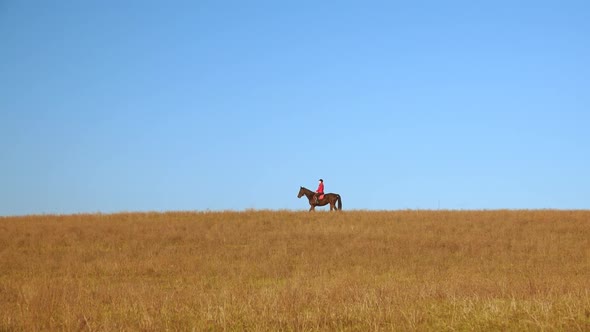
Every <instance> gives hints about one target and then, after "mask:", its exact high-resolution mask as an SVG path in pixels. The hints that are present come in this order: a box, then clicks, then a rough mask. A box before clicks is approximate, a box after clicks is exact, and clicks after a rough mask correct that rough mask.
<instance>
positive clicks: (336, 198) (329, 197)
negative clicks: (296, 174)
mask: <svg viewBox="0 0 590 332" xmlns="http://www.w3.org/2000/svg"><path fill="white" fill-rule="evenodd" d="M303 195H305V196H307V199H308V200H309V205H311V207H310V208H309V211H310V212H311V211H315V207H316V206H324V205H326V204H330V211H332V210H336V211H338V210H342V198H341V197H340V195H338V194H334V193H329V194H324V198H322V199H319V197H318V202H317V203H316V202H315V199H314V198H313V196H314V195H315V192H313V191H311V190H309V189H307V188H305V187H301V188H300V189H299V194H298V195H297V198H301V197H302V196H303ZM336 202H338V207H336Z"/></svg>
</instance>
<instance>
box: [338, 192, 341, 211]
mask: <svg viewBox="0 0 590 332" xmlns="http://www.w3.org/2000/svg"><path fill="white" fill-rule="evenodd" d="M338 210H342V197H340V195H338Z"/></svg>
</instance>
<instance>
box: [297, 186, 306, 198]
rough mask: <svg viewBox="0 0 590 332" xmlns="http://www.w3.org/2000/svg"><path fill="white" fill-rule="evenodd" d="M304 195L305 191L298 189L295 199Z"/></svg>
mask: <svg viewBox="0 0 590 332" xmlns="http://www.w3.org/2000/svg"><path fill="white" fill-rule="evenodd" d="M303 195H305V191H304V190H303V187H300V188H299V194H297V198H301V196H303Z"/></svg>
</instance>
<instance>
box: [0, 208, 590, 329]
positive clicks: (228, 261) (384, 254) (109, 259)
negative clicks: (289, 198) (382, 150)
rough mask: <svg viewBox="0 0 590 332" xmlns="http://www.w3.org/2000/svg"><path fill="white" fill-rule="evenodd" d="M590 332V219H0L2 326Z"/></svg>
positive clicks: (541, 214) (510, 215) (187, 215)
mask: <svg viewBox="0 0 590 332" xmlns="http://www.w3.org/2000/svg"><path fill="white" fill-rule="evenodd" d="M13 330H14V331H18V330H27V331H29V330H35V331H37V330H51V331H61V330H65V331H72V330H79V331H113V330H122V331H136V330H144V331H165V330H170V331H172V330H298V331H299V330H358V331H374V330H395V331H406V330H407V331H412V330H420V331H422V330H437V331H456V330H469V331H474V330H475V331H478V330H486V331H488V330H518V331H522V330H544V331H552V330H555V331H560V330H563V331H589V330H590V211H384V212H376V211H345V212H341V213H327V212H319V213H307V212H293V211H245V212H177V213H123V214H108V215H106V214H91V215H71V216H52V215H46V216H27V217H5V218H0V331H13Z"/></svg>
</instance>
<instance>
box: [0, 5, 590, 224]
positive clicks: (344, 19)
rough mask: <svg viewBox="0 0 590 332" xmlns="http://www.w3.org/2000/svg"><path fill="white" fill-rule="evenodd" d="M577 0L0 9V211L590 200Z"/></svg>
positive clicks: (568, 205)
mask: <svg viewBox="0 0 590 332" xmlns="http://www.w3.org/2000/svg"><path fill="white" fill-rule="evenodd" d="M589 36H590V2H589V1H567V0H560V1H557V0H555V1H542V0H536V1H513V0H509V1H504V0H496V1H452V0H451V1H434V0H433V1H379V2H373V1H355V2H352V1H333V2H331V1H73V0H72V1H17V0H14V1H13V0H3V1H1V0H0V215H20V214H37V213H82V212H105V213H108V212H117V211H165V210H207V209H210V210H243V209H293V210H300V209H307V208H308V207H309V206H308V204H307V202H306V201H304V199H297V197H296V195H297V192H298V190H299V186H306V187H308V188H310V189H313V190H315V188H316V187H317V180H318V179H319V178H323V179H324V180H325V185H326V191H327V192H336V193H339V194H340V195H341V196H342V200H343V205H344V209H345V210H346V209H379V210H386V209H387V210H389V209H437V208H441V209H497V208H507V209H521V208H522V209H538V208H556V209H588V208H590V167H589V166H590V130H589V124H590V38H589Z"/></svg>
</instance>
